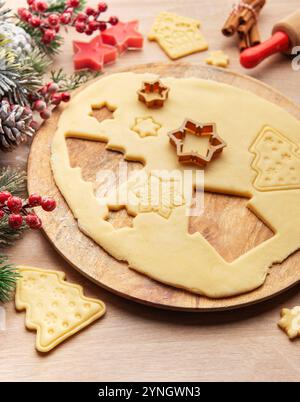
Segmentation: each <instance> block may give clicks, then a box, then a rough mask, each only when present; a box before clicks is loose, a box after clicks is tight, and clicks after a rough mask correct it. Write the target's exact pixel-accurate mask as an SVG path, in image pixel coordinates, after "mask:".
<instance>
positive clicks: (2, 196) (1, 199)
mask: <svg viewBox="0 0 300 402" xmlns="http://www.w3.org/2000/svg"><path fill="white" fill-rule="evenodd" d="M9 197H11V193H10V192H9V191H1V193H0V204H4V203H5V202H6V201H7V200H8V199H9Z"/></svg>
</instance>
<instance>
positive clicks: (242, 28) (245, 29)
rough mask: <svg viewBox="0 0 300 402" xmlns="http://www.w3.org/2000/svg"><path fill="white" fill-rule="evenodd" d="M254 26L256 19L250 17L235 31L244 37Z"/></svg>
mask: <svg viewBox="0 0 300 402" xmlns="http://www.w3.org/2000/svg"><path fill="white" fill-rule="evenodd" d="M254 24H256V19H255V17H253V16H252V17H251V18H250V19H249V20H248V21H247V22H246V23H245V24H242V25H239V27H238V29H237V31H238V33H239V34H244V35H245V34H246V33H248V32H249V31H250V29H251V28H252V27H253V25H254Z"/></svg>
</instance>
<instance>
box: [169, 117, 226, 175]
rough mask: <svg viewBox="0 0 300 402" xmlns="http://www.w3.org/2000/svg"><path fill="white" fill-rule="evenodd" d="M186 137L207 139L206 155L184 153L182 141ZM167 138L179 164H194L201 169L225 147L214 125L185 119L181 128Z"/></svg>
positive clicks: (193, 152)
mask: <svg viewBox="0 0 300 402" xmlns="http://www.w3.org/2000/svg"><path fill="white" fill-rule="evenodd" d="M187 135H195V136H197V137H204V136H208V137H209V140H208V148H207V152H206V155H201V154H200V153H198V152H195V151H192V152H184V141H185V138H186V136H187ZM168 136H169V138H170V143H171V144H172V145H173V146H174V147H175V148H176V153H177V156H178V161H179V162H181V163H190V164H195V165H197V166H202V167H204V166H206V165H207V164H208V163H210V162H211V161H212V160H213V159H215V158H216V157H217V156H219V155H220V154H221V152H222V151H223V149H224V148H225V147H226V146H227V144H226V142H225V141H224V140H223V139H222V138H221V137H220V136H219V135H218V134H217V129H216V124H215V123H207V124H201V123H197V122H195V121H193V120H189V119H185V120H184V122H183V124H182V125H181V127H179V129H177V130H174V131H171V132H170V133H169V134H168Z"/></svg>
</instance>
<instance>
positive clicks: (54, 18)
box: [48, 14, 60, 27]
mask: <svg viewBox="0 0 300 402" xmlns="http://www.w3.org/2000/svg"><path fill="white" fill-rule="evenodd" d="M59 21H60V19H59V16H58V15H57V14H50V15H49V17H48V23H49V25H51V26H53V27H56V26H57V25H58V24H59Z"/></svg>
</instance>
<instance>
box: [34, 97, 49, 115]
mask: <svg viewBox="0 0 300 402" xmlns="http://www.w3.org/2000/svg"><path fill="white" fill-rule="evenodd" d="M33 108H34V109H35V110H37V111H38V112H42V111H43V110H45V109H46V108H47V104H46V102H45V101H43V100H41V99H39V100H37V101H36V102H34V105H33Z"/></svg>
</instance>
